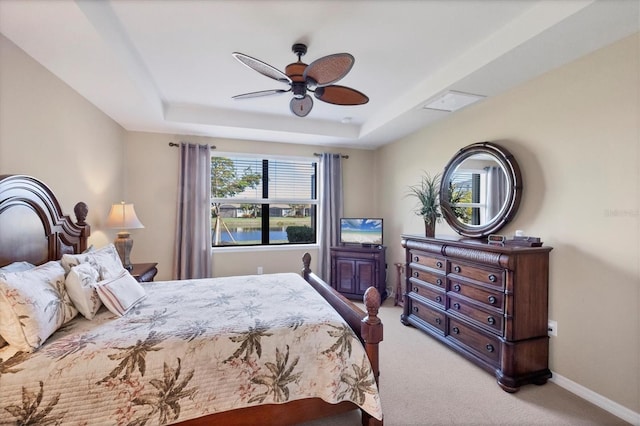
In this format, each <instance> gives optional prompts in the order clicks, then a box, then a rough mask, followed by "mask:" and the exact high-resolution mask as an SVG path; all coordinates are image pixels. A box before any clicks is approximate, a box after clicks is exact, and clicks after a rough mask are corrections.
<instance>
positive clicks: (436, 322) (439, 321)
mask: <svg viewBox="0 0 640 426" xmlns="http://www.w3.org/2000/svg"><path fill="white" fill-rule="evenodd" d="M407 299H408V307H409V314H410V315H413V316H416V317H418V318H420V319H421V320H422V321H424V322H426V323H427V324H429V325H430V326H431V327H434V328H436V329H437V330H439V331H440V332H441V334H442V335H443V336H444V330H445V326H446V323H445V314H444V312H443V311H440V310H438V309H435V308H432V307H430V306H427V305H426V304H424V303H422V302H420V301H418V300H416V299H414V298H412V297H411V296H409V297H408V298H407Z"/></svg>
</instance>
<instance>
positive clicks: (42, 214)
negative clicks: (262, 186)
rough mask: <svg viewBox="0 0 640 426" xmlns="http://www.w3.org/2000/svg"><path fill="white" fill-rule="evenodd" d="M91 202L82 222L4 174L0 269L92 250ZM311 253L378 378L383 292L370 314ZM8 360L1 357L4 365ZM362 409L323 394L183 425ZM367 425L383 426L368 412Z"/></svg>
mask: <svg viewBox="0 0 640 426" xmlns="http://www.w3.org/2000/svg"><path fill="white" fill-rule="evenodd" d="M87 210H88V209H87V206H86V205H85V204H84V203H78V204H77V205H76V206H75V208H74V213H75V215H76V218H77V221H76V222H74V221H73V220H72V219H71V218H70V216H67V215H64V214H63V212H62V209H61V207H60V204H59V202H58V200H57V199H56V197H55V195H54V194H53V192H52V191H51V190H50V189H49V188H48V187H47V186H46V185H45V184H44V183H42V182H40V181H39V180H37V179H35V178H32V177H29V176H25V175H0V267H2V266H5V265H9V264H11V263H13V262H18V261H27V262H30V263H32V264H35V265H40V264H43V263H45V262H47V261H51V260H59V259H61V257H62V256H63V255H64V254H76V253H81V252H82V251H84V250H85V249H87V239H88V237H89V235H90V227H89V225H87V224H86V223H85V220H86V215H87ZM310 260H311V257H310V255H309V254H308V253H307V254H305V255H304V257H303V270H302V276H303V277H304V279H305V280H306V281H307V282H308V283H309V284H310V285H311V286H312V287H313V288H314V289H315V290H316V291H317V292H318V293H319V294H320V295H322V297H324V298H325V299H326V300H327V301H328V302H329V304H331V305H332V306H333V307H334V309H335V310H336V311H337V312H338V313H339V314H340V315H341V316H342V317H343V318H344V320H345V321H346V322H347V323H348V324H349V325H350V326H351V328H352V329H353V330H354V332H355V333H356V334H357V335H358V337H359V339H360V340H361V342H362V343H363V345H364V347H365V351H366V354H367V356H368V358H369V361H370V363H371V368H372V370H373V372H374V375H375V379H376V382H377V380H378V376H379V358H378V356H379V355H378V354H379V352H378V344H379V343H380V342H381V341H382V323H381V322H380V319H379V318H378V317H377V313H378V309H379V306H380V294H379V293H378V291H377V290H376V289H375V288H370V289H369V290H368V291H367V293H366V294H365V298H364V299H365V300H364V302H365V306H366V309H367V312H366V313H365V312H364V311H362V310H361V309H359V308H358V307H357V306H356V305H354V304H353V303H351V302H350V301H349V300H347V299H346V298H344V297H343V296H342V295H340V294H339V293H337V292H336V291H335V290H334V289H333V288H331V287H330V286H329V285H328V284H326V283H325V282H324V281H322V280H321V279H320V278H319V277H318V276H317V275H315V274H314V273H313V272H311V270H310V269H309V264H310ZM1 362H2V360H1V359H0V363H1ZM354 409H358V406H357V405H355V404H353V403H351V402H348V401H346V402H341V403H339V404H330V403H327V402H324V401H323V400H321V399H320V398H307V399H299V400H295V401H291V402H287V403H284V404H265V405H258V406H254V407H249V408H242V409H236V410H231V411H226V412H221V413H216V414H213V415H207V416H205V417H200V418H196V419H191V420H188V421H184V422H182V423H179V424H183V425H205V424H207V425H208V424H224V425H245V424H246V425H248V424H262V425H264V424H274V425H289V424H297V423H301V422H304V421H309V420H314V419H319V418H322V417H326V416H332V415H336V414H339V413H343V412H347V411H350V410H354ZM361 412H362V424H363V425H381V424H382V421H381V420H378V419H376V418H374V417H372V416H370V415H369V414H368V413H366V412H365V411H364V410H361Z"/></svg>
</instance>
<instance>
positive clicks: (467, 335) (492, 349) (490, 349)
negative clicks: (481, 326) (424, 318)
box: [447, 317, 501, 366]
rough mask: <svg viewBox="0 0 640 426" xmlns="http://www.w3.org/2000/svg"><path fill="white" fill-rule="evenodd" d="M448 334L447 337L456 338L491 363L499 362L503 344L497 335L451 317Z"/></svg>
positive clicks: (496, 363)
mask: <svg viewBox="0 0 640 426" xmlns="http://www.w3.org/2000/svg"><path fill="white" fill-rule="evenodd" d="M447 334H448V336H447V338H449V339H452V340H455V341H456V342H458V343H460V344H461V345H463V346H464V347H466V348H468V349H470V351H471V352H473V353H474V354H475V355H477V356H479V357H480V358H482V359H484V360H485V361H487V362H489V363H490V364H492V365H495V366H497V365H498V364H499V362H500V348H501V344H500V340H499V339H498V338H497V337H496V336H494V335H492V334H490V333H483V332H482V331H480V330H477V329H475V328H474V327H470V326H468V325H466V324H464V323H463V322H462V321H458V320H457V319H455V318H451V317H449V326H448V327H447Z"/></svg>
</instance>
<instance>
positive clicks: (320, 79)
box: [302, 53, 355, 86]
mask: <svg viewBox="0 0 640 426" xmlns="http://www.w3.org/2000/svg"><path fill="white" fill-rule="evenodd" d="M354 62H355V58H354V57H353V56H352V55H350V54H348V53H335V54H333V55H329V56H324V57H322V58H319V59H316V60H315V61H313V62H311V63H310V64H309V66H308V67H307V68H306V69H305V70H304V73H303V74H302V75H303V77H304V79H305V80H307V78H311V79H313V81H315V82H316V84H317V85H318V86H327V85H329V84H333V83H335V82H336V81H338V80H340V79H341V78H343V77H344V76H345V75H347V73H348V72H349V71H350V70H351V68H352V67H353V63H354Z"/></svg>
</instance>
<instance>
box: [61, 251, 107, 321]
mask: <svg viewBox="0 0 640 426" xmlns="http://www.w3.org/2000/svg"><path fill="white" fill-rule="evenodd" d="M98 281H100V274H99V273H98V271H96V269H95V268H94V267H93V266H92V265H91V264H90V263H81V264H79V265H77V266H74V267H72V268H71V271H69V273H68V274H67V278H66V280H65V287H66V288H67V292H68V293H69V297H70V298H71V301H72V302H73V304H74V305H75V307H76V308H77V309H78V311H80V313H81V314H82V315H83V316H84V317H85V318H86V319H89V320H90V319H93V317H94V316H95V315H96V312H98V309H100V306H102V302H101V301H100V297H99V296H98V293H97V292H96V289H95V286H96V285H97V283H98Z"/></svg>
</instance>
